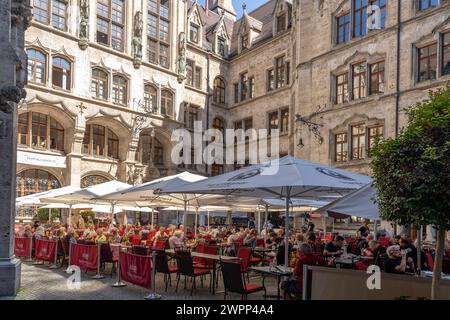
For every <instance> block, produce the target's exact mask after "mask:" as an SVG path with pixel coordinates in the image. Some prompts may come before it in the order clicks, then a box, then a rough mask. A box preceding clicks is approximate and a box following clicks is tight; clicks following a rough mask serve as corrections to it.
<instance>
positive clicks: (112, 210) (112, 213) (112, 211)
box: [111, 203, 115, 224]
mask: <svg viewBox="0 0 450 320" xmlns="http://www.w3.org/2000/svg"><path fill="white" fill-rule="evenodd" d="M114 207H115V205H114V203H111V224H113V219H114V209H115V208H114Z"/></svg>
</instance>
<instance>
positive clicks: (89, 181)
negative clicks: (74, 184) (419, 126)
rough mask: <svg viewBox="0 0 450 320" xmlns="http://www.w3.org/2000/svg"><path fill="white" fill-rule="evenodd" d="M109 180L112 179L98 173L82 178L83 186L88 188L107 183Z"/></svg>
mask: <svg viewBox="0 0 450 320" xmlns="http://www.w3.org/2000/svg"><path fill="white" fill-rule="evenodd" d="M108 181H111V179H108V178H106V177H104V176H100V175H96V174H94V175H89V176H86V177H83V178H82V179H81V187H82V188H88V187H91V186H95V185H97V184H100V183H105V182H108Z"/></svg>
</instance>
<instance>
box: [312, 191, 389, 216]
mask: <svg viewBox="0 0 450 320" xmlns="http://www.w3.org/2000/svg"><path fill="white" fill-rule="evenodd" d="M376 195H377V192H376V190H375V188H373V187H372V186H371V184H368V185H367V186H365V187H363V188H361V189H359V190H356V191H355V192H352V193H349V194H348V195H346V196H344V197H342V198H341V199H338V200H336V201H333V202H331V203H330V204H328V205H326V206H323V207H321V208H320V209H319V210H318V212H320V213H326V212H328V214H329V215H330V216H333V215H345V216H355V217H359V218H364V219H369V220H380V212H379V210H378V205H377V204H376V203H375V202H374V200H375V198H376Z"/></svg>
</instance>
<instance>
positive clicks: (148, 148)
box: [138, 131, 164, 166]
mask: <svg viewBox="0 0 450 320" xmlns="http://www.w3.org/2000/svg"><path fill="white" fill-rule="evenodd" d="M138 149H139V154H140V159H139V161H140V162H141V163H143V164H147V163H149V162H150V160H151V161H152V162H153V164H154V165H157V166H162V165H164V147H163V145H162V143H161V142H160V141H159V140H158V139H157V138H155V137H154V136H152V133H151V132H149V131H145V132H143V133H141V136H140V138H139V148H138Z"/></svg>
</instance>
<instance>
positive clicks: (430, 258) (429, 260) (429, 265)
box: [425, 252, 434, 271]
mask: <svg viewBox="0 0 450 320" xmlns="http://www.w3.org/2000/svg"><path fill="white" fill-rule="evenodd" d="M425 263H426V265H427V268H428V271H433V269H434V261H433V256H432V255H431V253H429V252H427V253H425Z"/></svg>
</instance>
